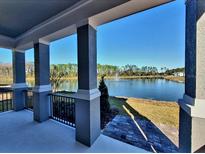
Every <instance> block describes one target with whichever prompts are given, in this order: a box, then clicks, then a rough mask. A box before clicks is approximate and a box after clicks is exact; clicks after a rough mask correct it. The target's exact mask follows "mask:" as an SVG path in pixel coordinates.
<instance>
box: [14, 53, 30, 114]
mask: <svg viewBox="0 0 205 154" xmlns="http://www.w3.org/2000/svg"><path fill="white" fill-rule="evenodd" d="M12 61H13V63H12V65H13V85H12V89H13V105H14V110H15V111H19V110H23V109H24V106H25V92H24V91H25V90H26V89H27V85H26V83H25V82H26V75H25V52H24V51H17V50H13V52H12Z"/></svg>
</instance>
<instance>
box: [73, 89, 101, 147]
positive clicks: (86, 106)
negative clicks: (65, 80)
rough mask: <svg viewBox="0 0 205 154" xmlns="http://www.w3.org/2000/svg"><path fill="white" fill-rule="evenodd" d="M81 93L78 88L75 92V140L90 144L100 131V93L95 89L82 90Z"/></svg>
mask: <svg viewBox="0 0 205 154" xmlns="http://www.w3.org/2000/svg"><path fill="white" fill-rule="evenodd" d="M83 93H84V94H82V90H79V91H78V93H77V94H76V97H78V98H76V104H75V111H76V117H75V118H76V119H75V122H76V140H77V141H79V142H80V143H82V144H84V145H87V146H91V145H92V144H93V143H94V142H95V140H96V139H97V138H98V137H99V136H100V133H101V129H100V93H99V91H98V90H97V89H94V90H91V91H90V90H83ZM86 94H87V96H86ZM88 95H89V96H88ZM80 97H81V98H80Z"/></svg>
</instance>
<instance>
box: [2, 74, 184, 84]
mask: <svg viewBox="0 0 205 154" xmlns="http://www.w3.org/2000/svg"><path fill="white" fill-rule="evenodd" d="M97 78H98V79H100V78H101V77H99V76H98V77H97ZM77 79H78V77H64V78H62V79H61V80H77ZM105 79H117V80H118V79H165V80H168V81H174V82H178V83H184V82H185V78H184V77H175V76H160V75H157V76H118V77H116V76H105ZM0 81H1V82H0V85H6V84H7V85H8V84H12V79H10V78H6V79H5V78H4V79H2V78H0ZM26 81H31V82H34V78H33V77H27V78H26Z"/></svg>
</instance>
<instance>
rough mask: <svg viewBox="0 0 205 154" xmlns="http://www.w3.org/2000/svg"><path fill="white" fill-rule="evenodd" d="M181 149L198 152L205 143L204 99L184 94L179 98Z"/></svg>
mask: <svg viewBox="0 0 205 154" xmlns="http://www.w3.org/2000/svg"><path fill="white" fill-rule="evenodd" d="M178 103H179V105H180V120H179V151H180V152H187V153H190V152H196V151H197V150H199V149H200V148H201V147H203V146H204V145H205V135H203V134H205V117H204V116H205V115H204V114H203V113H202V110H204V109H205V108H204V107H203V103H202V100H198V99H194V98H191V97H189V96H187V95H184V98H183V99H181V100H179V102H178ZM204 103H205V102H204ZM201 109H202V110H201Z"/></svg>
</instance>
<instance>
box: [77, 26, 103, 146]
mask: <svg viewBox="0 0 205 154" xmlns="http://www.w3.org/2000/svg"><path fill="white" fill-rule="evenodd" d="M77 35H78V36H77V37H78V91H77V94H76V98H77V99H76V109H75V111H76V140H77V141H79V142H81V143H83V144H85V145H87V146H91V145H92V144H93V143H94V141H95V140H96V139H97V138H98V136H99V135H100V92H99V90H98V88H97V49H96V30H95V29H94V28H93V27H92V26H91V25H89V24H86V25H83V26H80V27H78V28H77Z"/></svg>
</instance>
